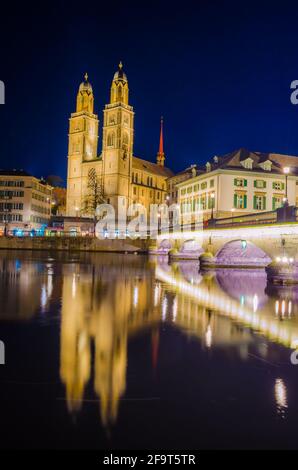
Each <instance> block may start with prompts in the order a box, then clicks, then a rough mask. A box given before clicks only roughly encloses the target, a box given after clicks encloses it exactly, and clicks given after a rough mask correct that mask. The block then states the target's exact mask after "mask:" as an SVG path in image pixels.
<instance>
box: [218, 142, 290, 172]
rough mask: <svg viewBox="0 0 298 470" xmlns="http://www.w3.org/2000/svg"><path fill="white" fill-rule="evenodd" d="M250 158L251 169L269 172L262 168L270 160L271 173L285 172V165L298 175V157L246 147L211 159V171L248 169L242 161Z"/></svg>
mask: <svg viewBox="0 0 298 470" xmlns="http://www.w3.org/2000/svg"><path fill="white" fill-rule="evenodd" d="M248 158H249V159H251V160H252V169H251V171H260V172H264V173H268V171H266V170H264V169H263V168H262V166H261V164H262V163H264V162H267V161H270V162H271V163H272V166H271V173H283V169H284V167H290V173H291V174H296V175H298V157H296V156H294V155H282V154H279V153H266V152H252V151H250V150H247V149H245V148H240V149H237V150H234V151H233V152H230V153H227V154H225V155H223V156H216V157H214V158H213V159H211V160H209V164H210V171H213V170H217V169H231V170H233V169H237V170H243V171H247V169H246V168H244V167H243V165H242V162H244V161H245V160H246V159H248Z"/></svg>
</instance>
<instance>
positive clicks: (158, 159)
mask: <svg viewBox="0 0 298 470" xmlns="http://www.w3.org/2000/svg"><path fill="white" fill-rule="evenodd" d="M165 159H166V157H165V153H164V149H163V117H161V119H160V137H159V149H158V152H157V157H156V163H157V164H158V165H159V166H165Z"/></svg>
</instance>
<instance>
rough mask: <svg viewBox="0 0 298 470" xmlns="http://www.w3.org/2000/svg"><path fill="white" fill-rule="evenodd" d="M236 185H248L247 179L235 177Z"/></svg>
mask: <svg viewBox="0 0 298 470" xmlns="http://www.w3.org/2000/svg"><path fill="white" fill-rule="evenodd" d="M234 186H238V187H241V188H243V187H245V186H247V180H245V179H243V178H235V179H234Z"/></svg>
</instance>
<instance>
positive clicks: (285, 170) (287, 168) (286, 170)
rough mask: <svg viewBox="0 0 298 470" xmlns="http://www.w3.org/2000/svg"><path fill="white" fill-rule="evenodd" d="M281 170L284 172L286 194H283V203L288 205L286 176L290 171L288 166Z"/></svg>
mask: <svg viewBox="0 0 298 470" xmlns="http://www.w3.org/2000/svg"><path fill="white" fill-rule="evenodd" d="M283 172H284V175H285V179H286V194H285V200H284V205H285V206H287V205H288V176H289V173H290V168H289V167H288V166H285V167H284V169H283Z"/></svg>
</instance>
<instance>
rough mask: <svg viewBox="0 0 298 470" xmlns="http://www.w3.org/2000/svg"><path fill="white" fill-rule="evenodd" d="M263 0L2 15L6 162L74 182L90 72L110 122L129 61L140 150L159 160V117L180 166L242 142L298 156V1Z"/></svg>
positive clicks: (173, 162)
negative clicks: (72, 156) (72, 158)
mask: <svg viewBox="0 0 298 470" xmlns="http://www.w3.org/2000/svg"><path fill="white" fill-rule="evenodd" d="M259 3H261V5H260V4H259V5H258V3H255V4H254V3H253V2H245V3H244V2H240V1H238V2H232V1H207V0H205V1H200V0H198V1H197V2H189V1H183V2H181V3H179V4H177V5H175V3H174V2H173V1H172V2H168V1H164V2H154V1H153V2H146V3H145V2H141V1H138V2H129V1H122V2H117V1H114V2H106V6H104V5H103V4H102V2H100V1H97V2H92V1H80V2H79V3H78V4H77V5H76V4H75V2H74V1H73V2H54V1H53V2H52V3H51V7H43V8H42V9H41V7H40V6H38V4H36V5H34V4H33V3H31V7H30V6H28V4H26V5H27V9H26V10H25V7H22V9H21V10H20V7H18V6H17V4H14V5H13V7H12V8H11V10H10V11H7V12H6V13H4V14H3V15H2V12H1V18H0V80H3V81H4V82H5V85H6V104H5V105H4V106H0V167H2V168H7V167H15V168H24V169H27V170H28V171H31V172H33V173H34V174H35V175H37V176H41V175H43V176H46V175H48V174H59V175H61V176H62V177H63V178H65V176H66V163H67V161H66V155H67V132H68V118H69V115H70V113H71V112H73V111H74V110H75V99H76V93H77V89H78V86H79V84H80V82H81V81H82V77H83V75H84V73H85V72H86V71H87V72H88V74H89V79H90V81H91V83H92V85H93V90H94V94H95V108H96V112H97V113H98V114H99V118H100V121H101V122H102V109H103V107H104V104H105V103H107V102H108V99H109V89H110V84H111V80H112V77H113V73H114V72H115V70H116V68H117V64H118V62H119V60H120V59H121V60H122V62H123V64H124V69H125V72H126V73H127V76H128V80H129V88H130V103H131V104H132V105H133V106H134V110H135V113H136V114H135V147H134V153H135V155H137V156H140V157H143V158H146V159H149V160H152V161H155V158H156V152H157V148H158V138H159V135H158V134H159V119H160V115H163V116H164V120H165V124H164V127H165V150H166V158H167V160H166V164H167V166H169V167H170V168H172V169H173V170H176V171H178V170H180V169H183V168H184V167H186V166H187V165H189V164H191V163H196V162H201V163H202V162H204V161H206V160H207V159H208V158H210V157H212V156H213V155H216V154H218V155H220V154H223V153H226V152H229V151H232V150H234V149H235V148H238V147H246V148H249V149H250V150H259V151H264V152H280V153H288V154H293V155H298V106H293V105H292V104H291V102H290V83H291V81H292V80H295V79H298V8H297V5H296V4H295V2H285V1H283V2H278V3H279V7H278V5H276V3H277V2H269V1H268V2H266V1H263V2H259ZM29 5H30V2H29ZM100 147H101V136H100ZM99 151H100V148H99Z"/></svg>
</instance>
